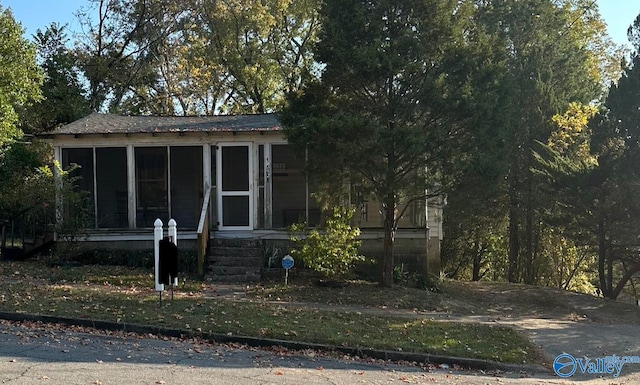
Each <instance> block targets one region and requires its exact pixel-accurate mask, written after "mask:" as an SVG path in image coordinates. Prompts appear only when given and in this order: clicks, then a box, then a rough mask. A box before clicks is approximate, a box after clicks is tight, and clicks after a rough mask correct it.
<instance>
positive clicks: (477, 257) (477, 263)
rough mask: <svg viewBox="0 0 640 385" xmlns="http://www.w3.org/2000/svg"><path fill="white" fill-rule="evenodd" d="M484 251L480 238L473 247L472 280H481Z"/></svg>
mask: <svg viewBox="0 0 640 385" xmlns="http://www.w3.org/2000/svg"><path fill="white" fill-rule="evenodd" d="M481 262H482V252H481V248H480V242H479V241H478V240H476V241H475V242H474V247H473V270H472V273H471V274H472V276H471V280H472V281H474V282H475V281H479V280H480V268H481V267H482V264H481Z"/></svg>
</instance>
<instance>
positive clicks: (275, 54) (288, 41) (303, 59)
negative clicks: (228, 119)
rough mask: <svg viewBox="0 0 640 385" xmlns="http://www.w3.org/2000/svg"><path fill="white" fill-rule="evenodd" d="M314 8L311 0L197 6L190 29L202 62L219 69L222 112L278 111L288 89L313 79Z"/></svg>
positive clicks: (228, 0)
mask: <svg viewBox="0 0 640 385" xmlns="http://www.w3.org/2000/svg"><path fill="white" fill-rule="evenodd" d="M317 8H318V3H317V2H316V1H312V0H284V1H281V0H268V1H254V0H252V1H241V0H221V1H215V2H205V3H204V5H203V6H202V7H200V8H198V9H199V12H198V15H197V18H196V20H197V21H196V28H195V31H196V33H197V34H198V35H199V36H200V38H201V39H203V41H205V42H206V43H205V45H204V47H203V48H204V50H203V51H202V54H204V55H205V56H204V57H205V60H204V61H205V62H207V63H210V65H219V66H221V67H222V68H221V69H222V75H221V76H220V77H221V78H222V77H224V79H223V82H224V85H225V88H224V91H225V92H224V95H222V99H220V100H218V101H217V102H218V103H219V108H220V110H221V111H223V112H230V113H242V112H244V113H247V112H248V113H265V112H272V111H275V110H278V109H280V107H282V105H283V102H284V96H285V94H286V93H287V92H294V91H297V90H298V89H300V87H301V86H302V84H303V82H304V81H305V79H308V78H310V77H312V74H313V72H314V65H316V63H314V61H313V54H312V47H313V44H314V43H315V42H316V40H317V35H318V29H319V22H318V15H317Z"/></svg>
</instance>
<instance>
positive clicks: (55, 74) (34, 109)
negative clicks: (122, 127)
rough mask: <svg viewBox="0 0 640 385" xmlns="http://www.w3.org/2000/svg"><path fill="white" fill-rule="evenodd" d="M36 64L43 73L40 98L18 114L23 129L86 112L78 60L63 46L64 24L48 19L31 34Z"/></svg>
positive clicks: (50, 125)
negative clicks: (35, 53) (35, 49)
mask: <svg viewBox="0 0 640 385" xmlns="http://www.w3.org/2000/svg"><path fill="white" fill-rule="evenodd" d="M34 41H35V43H36V45H37V50H38V59H39V63H40V67H41V68H42V71H43V73H44V83H43V84H42V96H43V98H42V100H40V101H39V102H38V103H35V104H33V105H32V106H30V107H28V108H27V109H26V110H25V111H24V113H23V117H22V127H23V130H25V131H29V132H32V133H38V132H42V131H48V130H51V129H53V128H55V127H57V126H58V125H61V124H66V123H71V122H73V121H75V120H77V119H79V118H81V117H83V116H85V115H88V114H89V112H90V110H89V101H88V100H87V98H86V97H85V94H86V91H85V90H84V86H83V84H82V81H81V80H80V79H81V74H80V73H79V71H78V67H77V65H78V61H77V58H76V57H75V55H74V54H73V52H72V51H71V50H70V49H69V48H67V44H68V41H69V39H68V37H67V33H66V30H65V27H64V26H60V25H59V24H56V23H52V24H50V25H49V26H48V27H47V29H46V30H45V31H42V30H40V29H38V30H37V31H36V34H35V35H34Z"/></svg>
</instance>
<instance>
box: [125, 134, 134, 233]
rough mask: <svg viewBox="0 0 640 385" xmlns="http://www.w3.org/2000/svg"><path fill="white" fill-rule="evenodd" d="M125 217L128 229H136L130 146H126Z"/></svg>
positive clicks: (132, 157)
mask: <svg viewBox="0 0 640 385" xmlns="http://www.w3.org/2000/svg"><path fill="white" fill-rule="evenodd" d="M127 213H128V215H127V217H128V220H129V228H130V229H135V228H136V157H135V154H134V149H133V145H132V144H128V145H127Z"/></svg>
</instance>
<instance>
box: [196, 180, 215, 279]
mask: <svg viewBox="0 0 640 385" xmlns="http://www.w3.org/2000/svg"><path fill="white" fill-rule="evenodd" d="M211 190H212V189H211V188H210V189H207V191H206V192H205V194H204V199H203V202H202V210H201V211H200V220H199V221H198V231H197V234H198V243H197V248H198V275H199V276H200V277H201V278H203V277H204V257H205V255H206V253H207V247H208V246H209V215H210V214H209V211H210V210H209V205H210V203H211Z"/></svg>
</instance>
